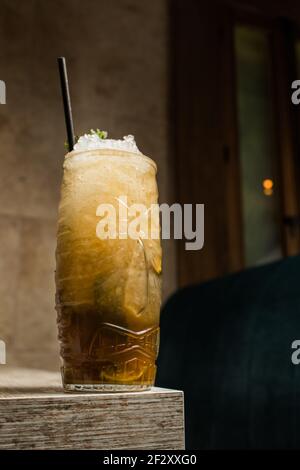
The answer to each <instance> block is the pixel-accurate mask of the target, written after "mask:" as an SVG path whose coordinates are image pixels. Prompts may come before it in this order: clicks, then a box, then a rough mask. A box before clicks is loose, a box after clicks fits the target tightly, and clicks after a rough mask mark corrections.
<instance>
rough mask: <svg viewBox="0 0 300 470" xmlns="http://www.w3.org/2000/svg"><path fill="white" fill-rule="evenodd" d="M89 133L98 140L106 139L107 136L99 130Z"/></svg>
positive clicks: (92, 130)
mask: <svg viewBox="0 0 300 470" xmlns="http://www.w3.org/2000/svg"><path fill="white" fill-rule="evenodd" d="M90 133H91V134H96V135H97V136H98V137H99V139H106V138H107V135H108V134H107V132H106V131H101V130H100V129H96V130H94V129H91V130H90Z"/></svg>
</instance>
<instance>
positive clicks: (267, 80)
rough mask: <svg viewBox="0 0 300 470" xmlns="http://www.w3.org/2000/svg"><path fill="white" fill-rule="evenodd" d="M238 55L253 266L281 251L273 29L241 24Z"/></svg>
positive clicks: (247, 237) (247, 247) (248, 257)
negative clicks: (272, 69) (270, 37)
mask: <svg viewBox="0 0 300 470" xmlns="http://www.w3.org/2000/svg"><path fill="white" fill-rule="evenodd" d="M235 59H236V74H237V76H236V78H237V111H238V127H239V153H240V178H241V193H242V212H243V237H244V254H245V264H246V266H254V265H259V264H263V263H267V262H270V261H274V260H276V259H279V258H280V257H281V256H282V252H281V236H280V223H279V188H278V162H277V155H276V143H275V134H274V121H273V115H274V111H273V109H272V77H271V66H270V61H271V56H270V42H269V36H268V33H267V32H266V31H264V30H262V29H258V28H253V27H248V26H242V25H239V26H237V27H236V28H235Z"/></svg>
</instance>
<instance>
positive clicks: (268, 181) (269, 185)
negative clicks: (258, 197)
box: [262, 178, 274, 189]
mask: <svg viewBox="0 0 300 470" xmlns="http://www.w3.org/2000/svg"><path fill="white" fill-rule="evenodd" d="M262 185H263V188H264V189H273V186H274V181H273V180H271V179H269V178H267V179H265V180H263V182H262Z"/></svg>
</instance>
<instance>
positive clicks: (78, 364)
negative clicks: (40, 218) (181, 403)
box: [56, 149, 161, 391]
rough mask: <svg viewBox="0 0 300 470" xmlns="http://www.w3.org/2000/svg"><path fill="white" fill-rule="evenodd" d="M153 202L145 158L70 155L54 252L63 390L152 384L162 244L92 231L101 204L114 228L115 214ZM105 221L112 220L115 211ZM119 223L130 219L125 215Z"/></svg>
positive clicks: (110, 153) (152, 171)
mask: <svg viewBox="0 0 300 470" xmlns="http://www.w3.org/2000/svg"><path fill="white" fill-rule="evenodd" d="M124 196H125V197H126V198H124ZM157 197H158V194H157V185H156V165H155V163H154V162H153V161H152V160H151V159H150V158H148V157H145V156H144V155H141V154H137V153H131V152H129V151H122V150H108V149H98V150H85V151H72V152H70V153H68V154H67V155H66V157H65V162H64V174H63V182H62V190H61V202H60V206H59V220H58V235H57V250H56V261H57V269H56V310H57V323H58V330H59V340H60V345H61V358H62V379H63V386H64V389H65V391H131V390H132V391H136V390H145V389H147V388H150V387H151V386H152V385H153V384H154V379H155V371H156V366H155V360H156V357H157V353H158V342H159V313H160V303H161V282H160V273H161V246H160V240H159V237H158V238H157V237H153V236H152V235H151V232H150V231H149V237H148V238H144V237H142V236H141V237H138V238H137V239H134V238H130V237H129V236H128V233H126V232H124V228H123V229H122V230H123V232H122V235H121V236H119V234H118V233H117V234H115V235H116V236H114V233H113V230H112V231H109V230H108V234H107V238H106V239H105V238H103V237H102V238H100V237H99V236H97V227H98V224H99V222H101V220H102V221H103V219H101V217H99V214H100V213H102V212H101V211H100V210H99V206H100V205H102V204H109V205H111V206H113V208H114V209H115V214H116V217H117V225H116V228H118V217H119V213H120V207H122V210H123V209H124V207H123V206H124V204H125V205H128V206H130V205H132V204H144V206H146V207H147V208H150V206H151V205H152V204H156V203H157ZM120 201H121V202H122V204H123V205H122V204H121V205H120ZM124 201H126V203H124ZM102 207H103V206H102ZM125 209H126V208H125ZM122 213H123V212H122ZM102 215H103V213H102ZM106 216H107V217H108V219H106V220H110V219H109V217H113V212H111V213H110V212H108V214H106ZM112 222H113V221H112ZM124 222H125V223H126V222H128V220H127V221H126V220H124V215H123V219H122V223H124ZM151 223H152V226H153V224H154V226H155V224H156V228H157V229H158V233H159V218H158V217H155V218H153V217H152V220H151ZM125 225H126V224H125ZM113 226H114V225H113V223H112V227H113ZM122 226H123V225H122ZM154 231H155V230H154Z"/></svg>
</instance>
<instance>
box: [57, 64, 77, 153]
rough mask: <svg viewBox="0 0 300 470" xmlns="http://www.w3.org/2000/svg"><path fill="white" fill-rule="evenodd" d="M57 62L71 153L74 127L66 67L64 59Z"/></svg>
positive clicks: (73, 141) (73, 143) (73, 142)
mask: <svg viewBox="0 0 300 470" xmlns="http://www.w3.org/2000/svg"><path fill="white" fill-rule="evenodd" d="M57 61H58V68H59V76H60V85H61V92H62V99H63V103H64V111H65V121H66V128H67V137H68V144H69V151H70V152H71V151H72V150H73V147H74V145H75V137H74V125H73V117H72V107H71V99H70V92H69V83H68V74H67V65H66V59H65V58H64V57H58V59H57Z"/></svg>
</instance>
